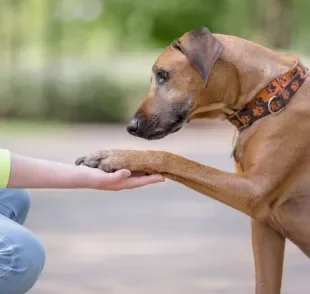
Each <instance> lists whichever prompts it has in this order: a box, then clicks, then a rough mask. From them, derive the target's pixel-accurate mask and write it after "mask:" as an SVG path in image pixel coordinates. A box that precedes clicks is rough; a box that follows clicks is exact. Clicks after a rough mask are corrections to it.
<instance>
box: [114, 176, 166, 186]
mask: <svg viewBox="0 0 310 294" xmlns="http://www.w3.org/2000/svg"><path fill="white" fill-rule="evenodd" d="M164 181H165V178H164V177H163V176H161V175H151V176H142V177H130V178H127V179H126V180H125V181H124V182H123V183H122V184H120V186H119V187H118V189H133V188H139V187H143V186H147V185H150V184H156V183H160V182H164Z"/></svg>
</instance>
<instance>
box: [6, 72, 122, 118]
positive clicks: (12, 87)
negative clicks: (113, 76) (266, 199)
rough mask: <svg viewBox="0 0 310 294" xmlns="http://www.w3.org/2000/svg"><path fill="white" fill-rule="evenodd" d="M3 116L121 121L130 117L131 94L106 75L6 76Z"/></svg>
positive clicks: (23, 74)
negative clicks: (128, 107) (129, 97)
mask: <svg viewBox="0 0 310 294" xmlns="http://www.w3.org/2000/svg"><path fill="white" fill-rule="evenodd" d="M0 88H1V89H2V91H0V103H1V108H0V117H2V118H14V117H16V118H20V119H28V118H31V119H36V120H42V119H43V120H44V119H49V120H57V121H63V122H102V121H104V122H120V121H123V120H124V119H125V118H126V114H127V113H126V101H127V98H128V97H127V96H126V95H127V92H125V91H124V89H123V88H122V87H120V85H119V84H116V83H115V82H114V81H110V80H108V79H107V78H106V77H105V75H103V74H98V73H91V72H88V74H87V75H86V76H85V75H84V74H78V75H76V76H75V78H74V81H73V80H72V79H70V78H69V77H66V76H55V75H54V76H43V77H42V76H40V75H35V74H32V75H29V74H27V73H14V74H13V75H12V76H11V78H9V79H8V78H5V77H3V78H2V79H1V83H0Z"/></svg>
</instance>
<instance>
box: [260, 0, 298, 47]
mask: <svg viewBox="0 0 310 294" xmlns="http://www.w3.org/2000/svg"><path fill="white" fill-rule="evenodd" d="M291 21H292V2H291V0H267V1H266V27H265V32H266V37H267V40H268V42H269V44H270V46H271V47H273V48H275V49H286V48H289V46H290V44H291V36H292V23H291Z"/></svg>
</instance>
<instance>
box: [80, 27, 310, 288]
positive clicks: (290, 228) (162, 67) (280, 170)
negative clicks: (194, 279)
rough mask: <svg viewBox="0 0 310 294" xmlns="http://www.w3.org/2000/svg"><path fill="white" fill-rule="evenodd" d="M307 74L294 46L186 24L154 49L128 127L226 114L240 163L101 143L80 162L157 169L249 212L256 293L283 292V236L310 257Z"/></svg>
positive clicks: (155, 129) (140, 129) (168, 128)
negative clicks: (286, 48) (212, 163)
mask: <svg viewBox="0 0 310 294" xmlns="http://www.w3.org/2000/svg"><path fill="white" fill-rule="evenodd" d="M296 62H297V63H296ZM307 76H308V74H307V69H306V68H304V67H303V65H302V64H300V63H298V59H297V58H296V57H295V56H292V55H285V54H280V53H276V52H274V51H271V50H268V49H266V48H264V47H262V46H259V45H257V44H255V43H252V42H249V41H247V40H244V39H240V38H237V37H234V36H226V35H220V34H211V33H210V32H209V30H208V29H206V28H199V29H196V30H193V31H190V32H187V33H186V34H184V35H183V36H182V37H181V38H180V39H179V40H177V41H175V42H173V43H172V44H171V45H170V46H169V47H168V48H167V49H166V50H165V51H164V52H163V53H162V54H161V55H160V56H159V58H158V59H157V61H156V63H155V65H154V66H153V78H152V85H151V89H150V92H149V95H148V96H147V98H146V100H145V101H144V103H143V104H142V106H141V107H140V109H139V110H138V111H137V113H136V114H135V116H134V118H133V119H132V121H131V122H130V124H129V125H128V131H129V132H130V133H131V134H133V135H135V136H139V137H142V138H145V139H149V140H151V139H160V138H162V137H164V136H166V135H168V134H170V133H172V132H176V131H178V130H179V129H180V128H181V127H182V125H183V124H184V123H185V122H187V121H190V120H192V119H195V118H222V119H228V120H229V121H230V122H232V123H233V124H234V125H236V126H237V128H238V130H239V137H238V141H237V145H236V149H235V152H234V154H235V156H234V157H235V161H236V164H237V172H236V173H227V172H223V171H220V170H217V169H214V168H212V167H208V166H204V165H201V164H199V163H197V162H193V161H191V160H188V159H186V158H183V157H180V156H178V155H175V154H171V153H167V152H160V151H135V150H104V151H98V152H95V153H94V154H91V155H90V156H88V157H82V158H80V159H78V160H77V162H76V164H84V165H87V166H90V167H99V168H101V169H103V170H105V171H107V172H111V171H114V170H117V169H121V168H127V169H130V170H132V171H144V172H147V173H160V174H163V175H164V176H166V177H167V178H169V179H172V180H174V181H177V182H179V183H182V184H184V185H186V186H188V187H189V188H191V189H194V190H196V191H198V192H200V193H203V194H205V195H207V196H209V197H212V198H213V199H216V200H218V201H220V202H222V203H224V204H226V205H228V206H230V207H232V208H235V209H237V210H239V211H241V212H243V213H245V214H246V215H248V216H250V217H251V219H252V238H253V251H254V257H255V258H254V260H255V269H256V293H258V294H277V293H280V290H281V280H282V267H283V258H284V247H285V239H286V238H288V239H289V240H291V241H292V242H293V243H295V244H296V245H297V246H298V247H299V248H300V249H301V250H302V251H303V252H304V253H305V254H306V255H307V256H308V257H310V225H309V224H310V181H309V175H310V147H309V146H310V136H309V132H310V83H309V81H308V80H307V79H306V78H307ZM281 110H283V111H281Z"/></svg>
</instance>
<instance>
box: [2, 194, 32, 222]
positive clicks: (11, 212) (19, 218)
mask: <svg viewBox="0 0 310 294" xmlns="http://www.w3.org/2000/svg"><path fill="white" fill-rule="evenodd" d="M30 205H31V199H30V193H29V191H28V190H26V189H4V190H1V191H0V213H1V214H2V215H4V216H6V217H8V218H10V219H12V220H14V221H16V222H18V223H19V224H22V223H24V221H25V219H26V217H27V215H28V212H29V209H30Z"/></svg>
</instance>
